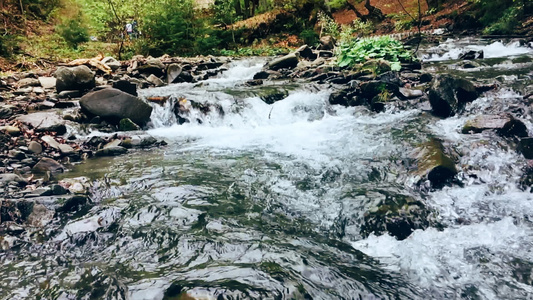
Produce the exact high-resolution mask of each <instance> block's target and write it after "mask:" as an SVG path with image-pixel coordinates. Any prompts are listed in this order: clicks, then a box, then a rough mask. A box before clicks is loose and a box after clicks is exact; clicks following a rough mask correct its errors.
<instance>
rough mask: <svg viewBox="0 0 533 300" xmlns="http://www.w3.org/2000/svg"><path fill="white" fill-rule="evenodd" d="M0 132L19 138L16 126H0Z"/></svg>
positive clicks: (18, 130)
mask: <svg viewBox="0 0 533 300" xmlns="http://www.w3.org/2000/svg"><path fill="white" fill-rule="evenodd" d="M0 131H1V132H5V133H7V134H9V135H10V136H19V135H20V128H18V127H16V126H9V125H8V126H0Z"/></svg>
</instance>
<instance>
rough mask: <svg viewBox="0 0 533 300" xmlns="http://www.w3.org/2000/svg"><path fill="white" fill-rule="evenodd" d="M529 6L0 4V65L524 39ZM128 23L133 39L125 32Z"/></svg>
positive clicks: (393, 0) (404, 1)
mask: <svg viewBox="0 0 533 300" xmlns="http://www.w3.org/2000/svg"><path fill="white" fill-rule="evenodd" d="M531 3H532V1H529V0H372V1H371V0H349V1H347V0H289V1H285V0H216V1H214V3H213V4H212V5H210V6H209V7H208V8H203V9H199V8H198V7H197V6H196V5H195V2H194V1H193V0H2V1H0V32H1V35H0V68H1V70H5V69H7V68H13V67H14V66H18V67H19V68H20V67H24V66H26V65H28V64H35V63H36V62H41V63H45V62H53V61H61V60H66V59H72V58H79V57H91V56H95V55H97V54H98V53H103V54H106V55H113V56H115V57H119V58H121V59H127V58H130V57H131V56H133V55H136V54H142V55H153V56H159V55H162V54H169V55H183V56H190V55H199V54H202V55H207V54H213V55H274V54H278V53H283V52H284V51H287V50H286V49H287V48H290V47H295V46H298V45H301V44H303V43H306V44H309V45H311V46H314V45H316V44H317V43H318V40H319V37H320V36H321V35H332V36H334V37H335V38H337V39H339V38H343V37H344V38H346V37H347V36H349V37H358V36H359V37H360V36H365V35H371V34H386V33H391V32H402V31H412V30H416V29H417V28H420V29H427V28H436V27H445V28H447V29H450V30H455V31H464V30H468V31H472V32H480V33H482V34H488V35H512V34H521V35H527V34H530V32H531V23H532V21H531V8H532V4H531ZM133 20H135V21H136V22H137V23H138V26H137V30H138V32H137V34H138V35H137V38H135V39H133V38H131V39H130V38H129V37H128V35H127V34H125V32H124V26H125V24H126V23H128V22H131V21H133Z"/></svg>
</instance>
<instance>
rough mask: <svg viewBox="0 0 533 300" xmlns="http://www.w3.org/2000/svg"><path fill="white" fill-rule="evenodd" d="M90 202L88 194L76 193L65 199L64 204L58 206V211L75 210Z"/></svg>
mask: <svg viewBox="0 0 533 300" xmlns="http://www.w3.org/2000/svg"><path fill="white" fill-rule="evenodd" d="M87 202H89V199H87V197H86V196H81V195H75V196H71V197H68V198H66V199H65V203H63V205H62V206H60V207H58V208H57V209H56V211H58V212H62V213H66V212H75V211H78V210H80V208H82V207H83V206H85V205H86V204H87Z"/></svg>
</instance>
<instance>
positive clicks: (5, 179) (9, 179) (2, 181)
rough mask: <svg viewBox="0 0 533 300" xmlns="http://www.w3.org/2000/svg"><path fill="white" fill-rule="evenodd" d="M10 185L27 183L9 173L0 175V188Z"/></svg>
mask: <svg viewBox="0 0 533 300" xmlns="http://www.w3.org/2000/svg"><path fill="white" fill-rule="evenodd" d="M10 183H15V184H17V185H24V184H26V183H27V181H26V180H25V179H24V178H22V177H20V176H19V175H17V174H11V173H4V174H0V186H5V185H9V184H10Z"/></svg>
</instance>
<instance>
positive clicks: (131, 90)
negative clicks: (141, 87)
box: [113, 80, 137, 97]
mask: <svg viewBox="0 0 533 300" xmlns="http://www.w3.org/2000/svg"><path fill="white" fill-rule="evenodd" d="M113 88H115V89H117V90H121V91H123V92H125V93H128V94H130V95H133V96H135V97H137V84H136V83H134V82H131V81H128V80H119V81H116V82H113Z"/></svg>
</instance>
